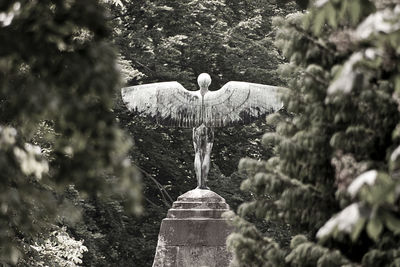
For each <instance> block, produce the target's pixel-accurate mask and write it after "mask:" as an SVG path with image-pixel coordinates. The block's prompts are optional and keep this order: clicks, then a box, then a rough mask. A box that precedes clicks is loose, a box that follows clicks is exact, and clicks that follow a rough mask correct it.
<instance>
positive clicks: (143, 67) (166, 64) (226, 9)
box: [75, 0, 287, 266]
mask: <svg viewBox="0 0 400 267" xmlns="http://www.w3.org/2000/svg"><path fill="white" fill-rule="evenodd" d="M122 2H123V5H122V6H112V7H111V16H110V17H111V21H110V23H112V24H113V25H115V26H114V29H115V31H114V38H113V40H114V41H115V43H116V45H117V46H118V47H119V50H120V54H121V55H122V57H123V58H124V59H125V60H126V61H128V62H131V64H132V68H133V69H135V70H138V71H139V73H140V74H139V75H136V76H135V75H133V76H131V77H132V79H130V80H128V83H127V85H134V84H141V83H151V82H161V81H167V80H177V81H179V82H180V83H182V84H183V85H184V86H185V87H186V88H191V89H193V90H194V89H197V88H196V87H197V83H196V79H197V76H198V75H199V74H200V73H201V72H209V73H210V74H211V76H212V78H213V82H212V85H211V86H212V88H211V90H215V89H218V88H219V87H221V86H222V85H223V84H224V83H226V82H228V81H229V80H243V81H249V82H261V83H265V84H271V85H280V84H281V83H282V82H281V80H280V79H279V77H278V76H277V75H276V69H277V66H278V64H279V63H280V62H282V57H281V56H280V55H279V53H278V52H277V49H276V48H275V47H274V46H273V45H272V41H273V38H272V37H273V34H271V17H272V14H275V15H276V14H282V13H284V12H287V11H285V10H283V9H279V8H277V6H276V5H275V4H269V3H268V1H262V2H263V3H265V4H266V5H267V4H268V6H266V8H265V9H259V8H258V5H257V2H259V1H243V0H240V1H219V0H218V1H158V0H157V1H122ZM266 62H267V64H266ZM131 73H136V71H131ZM114 112H115V114H116V116H117V117H118V120H119V122H120V125H121V126H122V127H124V128H125V129H127V130H128V132H129V133H130V134H131V135H132V137H133V139H134V143H135V147H134V148H133V149H132V150H131V153H130V154H131V159H132V161H133V162H134V163H135V164H136V165H138V167H139V168H140V169H141V172H142V174H143V193H144V211H143V214H142V216H141V217H140V218H132V217H129V216H128V217H126V216H125V215H124V214H120V215H121V217H119V215H116V213H114V212H113V210H112V209H109V206H107V205H99V204H98V203H97V204H95V205H94V206H95V210H96V211H97V212H93V208H92V209H89V208H88V209H87V211H88V213H87V214H88V218H87V221H88V224H87V226H86V227H87V228H92V226H93V224H92V222H93V221H95V222H96V224H95V225H96V227H97V228H96V229H100V230H101V231H102V233H103V234H104V236H103V237H102V238H101V240H102V241H101V242H103V241H104V244H107V245H108V246H109V247H111V248H112V249H113V250H114V247H115V246H114V245H115V243H113V242H111V240H114V237H115V236H118V237H120V238H118V240H119V241H120V242H119V246H120V251H129V255H126V254H125V255H120V257H119V262H118V264H119V265H132V264H134V265H138V266H147V265H151V263H152V261H153V257H154V253H155V249H156V245H157V236H158V231H159V227H160V223H161V220H162V219H163V218H164V217H165V216H166V213H167V210H168V208H169V207H170V205H171V204H172V202H173V201H174V200H176V198H177V197H178V196H179V195H181V194H183V193H185V192H186V191H188V190H191V189H193V188H194V187H195V184H196V180H195V174H194V171H193V160H194V157H193V154H194V153H193V144H192V140H191V136H192V133H191V129H176V128H165V127H160V126H155V125H153V124H152V123H149V122H148V121H146V120H144V119H141V118H138V117H133V116H132V115H131V114H129V113H128V112H127V109H126V107H124V106H123V105H122V102H119V101H117V102H116V104H115V107H114ZM269 129H270V126H267V125H265V120H264V119H263V118H262V119H260V120H259V121H257V122H256V123H254V124H252V125H249V126H246V127H243V128H240V129H239V128H229V129H218V130H217V131H216V132H215V139H216V140H215V142H214V148H213V152H212V155H211V156H212V166H211V170H210V175H209V184H210V188H211V189H212V190H214V191H215V192H217V193H218V194H220V195H221V196H223V197H224V198H225V199H226V200H227V202H228V203H229V204H230V205H231V208H233V209H236V207H237V206H238V204H239V203H241V202H243V201H245V200H247V199H250V197H251V196H250V195H249V194H247V193H243V192H240V190H239V185H240V182H241V181H242V180H243V179H244V175H242V174H239V173H238V172H237V164H238V162H239V159H240V158H241V157H246V156H247V157H250V156H251V157H257V158H262V157H269V156H270V155H271V150H269V149H264V148H263V147H261V146H260V145H259V144H260V139H261V136H262V134H263V133H264V132H265V131H268V130H269ZM177 148H179V149H177ZM100 211H101V213H102V214H103V213H104V214H108V213H112V214H114V215H115V216H114V218H115V221H119V218H122V219H123V222H124V225H125V226H126V227H127V228H126V229H127V232H123V231H121V229H122V228H121V224H118V223H115V224H114V220H112V223H111V224H108V225H105V224H104V223H103V221H101V220H96V219H95V218H94V216H95V215H96V216H99V213H100ZM100 217H101V216H100ZM117 218H118V219H117ZM89 226H90V227H89ZM262 226H263V227H265V224H264V223H262ZM93 228H95V227H93ZM102 229H106V230H107V231H106V230H104V231H103V230H102ZM110 229H112V231H111V230H110ZM273 229H274V230H273V231H275V228H273ZM77 230H80V229H77ZM81 232H82V233H83V234H85V235H86V236H83V235H76V236H75V237H76V238H77V239H84V240H89V239H91V233H90V232H89V231H81ZM276 232H278V231H276ZM108 233H112V234H108ZM126 233H128V234H126ZM85 244H86V245H87V246H88V249H89V251H88V252H87V253H86V254H85V256H84V262H85V257H86V255H88V256H89V255H91V251H93V252H94V251H98V252H99V254H100V253H101V254H102V255H106V257H107V260H104V261H103V263H104V262H112V263H113V264H115V260H116V258H117V257H114V258H112V257H111V256H110V257H109V254H108V251H102V249H101V248H99V247H96V246H95V245H94V242H93V243H92V244H93V246H91V244H88V243H85ZM133 247H134V248H139V249H133ZM111 258H112V260H111ZM94 259H95V257H91V260H94ZM88 262H90V263H89V264H88V265H96V266H101V264H102V262H96V261H89V260H88Z"/></svg>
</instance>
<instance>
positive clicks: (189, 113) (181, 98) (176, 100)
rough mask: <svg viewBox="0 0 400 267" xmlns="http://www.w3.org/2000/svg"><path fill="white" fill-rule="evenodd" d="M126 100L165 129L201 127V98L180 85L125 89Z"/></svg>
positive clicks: (153, 85) (138, 111)
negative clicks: (169, 127)
mask: <svg viewBox="0 0 400 267" xmlns="http://www.w3.org/2000/svg"><path fill="white" fill-rule="evenodd" d="M121 95H122V100H123V101H124V103H125V105H126V106H127V107H128V109H129V110H130V111H132V112H134V113H136V114H139V115H141V116H146V117H148V118H150V119H152V120H154V121H156V122H157V123H158V124H161V125H165V126H180V127H194V126H196V125H199V122H200V112H201V96H200V94H199V93H198V92H193V91H188V90H186V89H185V88H184V87H183V86H182V85H181V84H180V83H178V82H161V83H151V84H145V85H137V86H131V87H125V88H122V90H121Z"/></svg>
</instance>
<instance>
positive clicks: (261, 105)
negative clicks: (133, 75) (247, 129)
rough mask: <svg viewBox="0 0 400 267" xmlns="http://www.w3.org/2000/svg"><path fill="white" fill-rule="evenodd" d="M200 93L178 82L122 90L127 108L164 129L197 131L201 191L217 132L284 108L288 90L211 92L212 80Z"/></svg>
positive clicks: (256, 87)
mask: <svg viewBox="0 0 400 267" xmlns="http://www.w3.org/2000/svg"><path fill="white" fill-rule="evenodd" d="M197 82H198V84H199V87H200V90H198V91H188V90H186V89H185V88H184V87H183V86H182V85H181V84H180V83H178V82H160V83H150V84H145V85H136V86H131V87H125V88H122V90H121V95H122V100H123V102H124V103H125V105H126V106H127V108H128V109H129V110H130V111H132V112H134V113H136V114H139V115H142V116H146V117H149V118H151V119H153V120H155V121H156V123H158V124H161V125H164V126H177V127H184V128H193V145H194V150H195V159H194V169H195V172H196V177H197V188H200V189H209V188H208V187H207V185H206V182H207V175H208V171H209V169H210V154H211V149H212V146H213V142H214V128H216V127H225V126H233V125H237V124H246V123H250V122H252V121H253V120H254V119H256V118H259V117H260V116H263V115H267V114H269V113H272V112H276V111H278V110H279V109H281V108H282V107H283V104H282V101H281V96H282V94H283V92H284V90H285V89H284V88H281V87H276V86H269V85H263V84H256V83H248V82H233V81H231V82H228V83H227V84H225V85H224V86H223V87H222V88H221V89H219V90H217V91H209V90H208V87H209V86H210V84H211V77H210V75H208V74H207V73H202V74H200V75H199V77H198V78H197Z"/></svg>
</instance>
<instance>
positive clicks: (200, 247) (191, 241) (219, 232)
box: [153, 189, 232, 267]
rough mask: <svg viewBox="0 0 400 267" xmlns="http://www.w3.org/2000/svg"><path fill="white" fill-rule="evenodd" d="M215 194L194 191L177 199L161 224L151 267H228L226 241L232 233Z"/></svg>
mask: <svg viewBox="0 0 400 267" xmlns="http://www.w3.org/2000/svg"><path fill="white" fill-rule="evenodd" d="M227 210H229V206H228V204H226V202H225V200H224V199H223V198H222V197H220V196H219V195H218V194H216V193H214V192H212V191H210V190H203V189H194V190H191V191H189V192H186V193H185V194H183V195H181V196H180V197H178V200H177V201H175V202H174V204H173V205H172V208H171V209H170V210H169V211H168V215H167V218H165V219H164V220H163V221H162V222H161V228H160V233H159V236H158V244H157V250H156V255H155V257H154V262H153V267H167V266H168V267H170V266H171V267H178V266H179V267H197V266H199V267H200V266H208V267H214V266H215V267H228V266H229V263H230V261H231V258H232V257H231V255H230V253H229V252H228V251H227V249H226V244H225V243H226V238H227V236H228V235H229V234H230V233H231V232H232V227H231V226H229V225H228V224H227V221H226V219H223V218H221V214H222V213H223V212H225V211H227Z"/></svg>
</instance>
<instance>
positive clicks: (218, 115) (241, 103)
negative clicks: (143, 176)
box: [121, 82, 285, 128]
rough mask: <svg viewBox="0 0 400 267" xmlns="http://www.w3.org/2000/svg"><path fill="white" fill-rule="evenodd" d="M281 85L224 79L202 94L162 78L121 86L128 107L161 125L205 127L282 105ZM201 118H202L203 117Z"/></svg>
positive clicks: (230, 122)
mask: <svg viewBox="0 0 400 267" xmlns="http://www.w3.org/2000/svg"><path fill="white" fill-rule="evenodd" d="M284 90H285V89H284V88H281V87H275V86H268V85H263V84H255V83H247V82H228V83H227V84H225V85H224V86H223V87H222V88H221V89H220V90H218V91H209V92H207V93H206V94H205V96H204V102H203V108H202V100H201V95H200V93H199V91H195V92H194V91H188V90H186V89H185V88H184V87H183V86H182V85H181V84H180V83H178V82H162V83H152V84H145V85H137V86H131V87H125V88H122V90H121V94H122V100H123V101H124V103H125V104H126V106H127V107H128V109H129V110H131V111H133V112H134V113H136V114H139V115H142V116H146V117H149V118H150V119H153V120H154V121H156V122H157V123H159V124H161V125H165V126H179V127H187V128H191V127H196V126H199V125H200V124H201V123H202V122H203V123H204V124H205V125H207V126H209V127H223V126H230V125H235V124H245V123H249V122H251V121H253V120H254V119H256V118H258V117H260V116H262V115H266V114H269V113H272V112H275V111H277V110H279V109H281V108H282V106H283V104H282V101H281V95H282V94H283V92H284ZM203 118H204V119H203Z"/></svg>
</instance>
